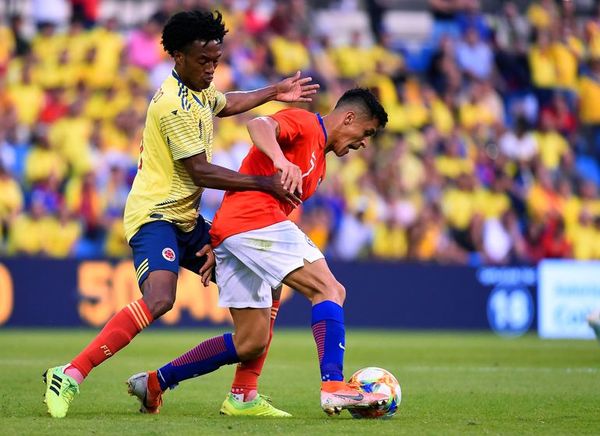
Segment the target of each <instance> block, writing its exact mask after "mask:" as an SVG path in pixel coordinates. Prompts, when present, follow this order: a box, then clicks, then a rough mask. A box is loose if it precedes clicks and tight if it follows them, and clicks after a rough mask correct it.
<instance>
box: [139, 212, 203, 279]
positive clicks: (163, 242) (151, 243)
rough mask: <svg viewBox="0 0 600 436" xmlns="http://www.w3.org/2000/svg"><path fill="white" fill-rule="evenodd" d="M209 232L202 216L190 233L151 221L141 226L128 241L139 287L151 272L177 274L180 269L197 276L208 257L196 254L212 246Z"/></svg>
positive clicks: (161, 222) (173, 225) (170, 224)
mask: <svg viewBox="0 0 600 436" xmlns="http://www.w3.org/2000/svg"><path fill="white" fill-rule="evenodd" d="M209 230H210V224H209V223H207V222H206V221H204V218H202V217H201V216H199V217H198V222H197V223H196V227H194V229H193V230H192V231H190V232H187V233H186V232H182V231H181V230H180V229H179V228H178V227H177V226H176V225H175V224H172V223H170V222H167V221H152V222H150V223H146V224H144V225H143V226H142V227H140V229H139V230H138V231H137V233H136V234H135V235H133V238H131V240H130V241H129V245H130V246H131V249H132V250H133V264H134V266H135V275H136V277H137V281H138V285H139V286H140V288H141V287H142V283H143V281H144V280H146V277H148V274H150V273H151V272H152V271H158V270H167V271H171V272H174V273H175V274H177V273H178V272H179V267H180V266H181V267H183V268H185V269H189V270H190V271H192V272H195V273H196V274H198V271H199V270H200V267H201V266H202V265H203V264H204V262H206V256H202V257H196V252H197V251H198V250H200V249H201V248H202V247H203V246H204V245H206V244H209V243H210V235H209V234H208V231H209Z"/></svg>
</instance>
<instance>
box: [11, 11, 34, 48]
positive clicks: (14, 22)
mask: <svg viewBox="0 0 600 436" xmlns="http://www.w3.org/2000/svg"><path fill="white" fill-rule="evenodd" d="M10 30H11V31H12V37H13V41H14V55H15V56H17V57H18V56H25V55H27V54H29V51H30V50H31V44H30V43H29V40H28V38H27V37H26V36H25V34H24V32H23V17H22V16H21V15H19V14H14V15H11V16H10Z"/></svg>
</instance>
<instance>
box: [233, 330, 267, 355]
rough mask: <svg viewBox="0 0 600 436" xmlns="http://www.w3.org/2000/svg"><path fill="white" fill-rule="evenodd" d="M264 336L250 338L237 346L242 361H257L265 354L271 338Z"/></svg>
mask: <svg viewBox="0 0 600 436" xmlns="http://www.w3.org/2000/svg"><path fill="white" fill-rule="evenodd" d="M263 336H264V335H261V336H254V337H248V338H246V339H245V340H243V341H241V342H240V343H239V344H237V345H236V352H237V355H238V357H239V358H240V360H241V361H246V360H252V359H256V358H257V357H260V356H262V355H263V354H264V352H265V351H266V350H267V345H268V343H269V338H268V336H265V337H263Z"/></svg>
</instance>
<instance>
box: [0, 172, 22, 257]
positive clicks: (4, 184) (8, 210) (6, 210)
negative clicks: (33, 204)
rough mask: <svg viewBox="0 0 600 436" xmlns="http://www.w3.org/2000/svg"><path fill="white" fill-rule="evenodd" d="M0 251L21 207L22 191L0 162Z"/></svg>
mask: <svg viewBox="0 0 600 436" xmlns="http://www.w3.org/2000/svg"><path fill="white" fill-rule="evenodd" d="M0 192H2V195H0V252H1V251H2V247H3V246H4V244H3V241H4V237H5V235H6V233H7V232H6V230H7V229H8V228H9V226H10V225H11V224H12V223H13V221H14V220H15V218H16V217H17V215H18V213H19V212H21V209H22V208H23V193H22V191H21V186H20V185H19V183H18V182H17V181H16V180H15V179H14V178H12V177H11V176H10V174H8V173H7V172H6V170H5V168H4V166H3V165H2V163H1V162H0Z"/></svg>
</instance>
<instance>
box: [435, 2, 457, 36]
mask: <svg viewBox="0 0 600 436" xmlns="http://www.w3.org/2000/svg"><path fill="white" fill-rule="evenodd" d="M461 7H462V0H429V10H430V11H431V15H432V16H433V31H432V34H431V43H432V44H433V45H436V44H437V43H438V42H439V40H440V39H441V38H443V37H445V36H449V37H453V38H455V37H457V36H458V35H459V32H460V30H459V27H458V24H457V23H456V15H457V13H458V12H459V11H460V10H461Z"/></svg>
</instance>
